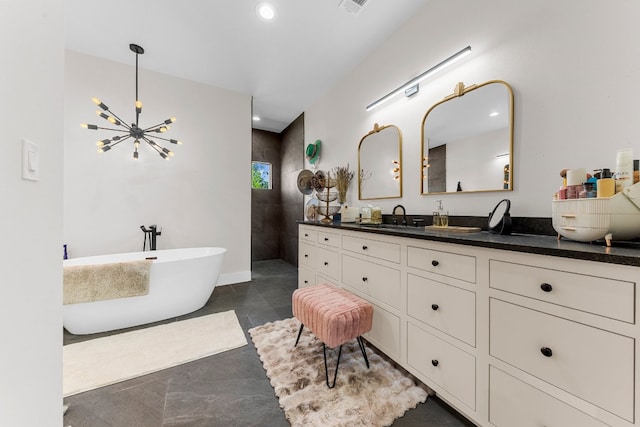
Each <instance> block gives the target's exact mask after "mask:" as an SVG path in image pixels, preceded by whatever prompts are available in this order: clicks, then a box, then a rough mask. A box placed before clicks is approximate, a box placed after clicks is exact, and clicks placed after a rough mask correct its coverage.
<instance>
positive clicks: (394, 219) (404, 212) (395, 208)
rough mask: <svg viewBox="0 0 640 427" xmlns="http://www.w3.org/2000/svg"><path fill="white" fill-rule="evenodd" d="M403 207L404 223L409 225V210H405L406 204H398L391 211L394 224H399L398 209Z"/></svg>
mask: <svg viewBox="0 0 640 427" xmlns="http://www.w3.org/2000/svg"><path fill="white" fill-rule="evenodd" d="M399 208H402V225H404V226H405V227H406V225H407V211H406V210H405V208H404V206H402V205H396V206H395V207H394V208H393V211H392V212H391V214H392V215H393V225H398V219H397V218H396V210H397V209H399Z"/></svg>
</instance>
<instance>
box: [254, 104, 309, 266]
mask: <svg viewBox="0 0 640 427" xmlns="http://www.w3.org/2000/svg"><path fill="white" fill-rule="evenodd" d="M251 138H252V143H251V160H252V161H254V162H264V163H269V164H271V167H272V169H271V178H272V183H271V188H270V189H255V188H253V189H252V190H251V261H252V262H254V261H264V260H270V259H282V260H284V261H285V262H287V263H289V264H292V265H294V266H296V267H297V265H298V224H297V223H296V221H301V220H302V219H303V210H304V196H303V195H302V194H301V193H300V191H298V188H297V186H296V177H297V175H298V173H299V172H300V170H301V169H303V168H304V113H303V114H301V115H300V116H299V117H298V118H297V119H295V120H294V121H293V122H291V124H289V126H287V128H285V129H284V130H283V131H282V132H281V133H275V132H268V131H264V130H259V129H253V130H252V137H251Z"/></svg>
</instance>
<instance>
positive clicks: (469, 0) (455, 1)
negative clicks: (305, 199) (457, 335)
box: [305, 0, 640, 217]
mask: <svg viewBox="0 0 640 427" xmlns="http://www.w3.org/2000/svg"><path fill="white" fill-rule="evenodd" d="M638 22H640V2H638V1H635V0H617V1H615V2H611V1H606V0H588V1H584V0H564V1H556V0H543V1H532V0H529V1H512V0H485V1H482V2H479V1H475V0H432V1H430V2H429V3H428V4H427V6H426V7H425V8H424V9H423V10H421V11H420V12H419V13H418V14H417V15H416V16H415V17H414V18H413V19H412V20H411V21H410V22H409V23H408V24H407V25H405V26H404V27H403V28H402V29H401V30H400V31H398V32H397V33H396V34H395V35H394V36H392V37H391V38H390V39H388V41H387V42H386V43H385V44H384V45H382V46H381V47H380V48H379V49H377V50H376V51H375V52H374V53H373V54H372V55H371V56H370V57H369V58H368V59H367V60H365V61H364V62H363V63H362V64H360V65H359V66H358V67H356V68H355V69H354V70H353V71H352V72H351V73H350V74H349V75H348V76H347V77H345V78H344V79H343V80H341V81H340V82H339V83H338V84H336V85H335V86H334V87H333V88H332V90H331V91H330V92H328V93H327V94H326V95H325V96H324V97H322V98H321V99H320V100H319V101H317V102H316V103H315V104H314V105H313V106H312V107H311V108H309V109H307V111H306V112H305V127H306V129H305V138H306V141H305V144H308V143H311V142H313V141H315V140H316V139H321V140H322V149H323V153H322V160H321V163H320V165H319V167H320V168H321V169H325V170H326V169H330V168H332V167H334V166H337V165H346V164H347V163H349V164H350V165H352V167H353V165H357V146H358V142H359V141H360V139H361V138H362V136H363V135H365V134H366V133H367V132H368V131H369V130H371V129H372V128H373V124H374V123H376V122H378V123H379V124H380V125H386V124H395V125H398V126H399V127H400V128H401V130H402V135H403V166H404V168H403V169H404V174H403V198H402V199H389V200H386V201H379V205H380V206H381V207H382V208H383V212H384V213H390V211H391V209H392V208H393V206H394V205H395V204H397V203H402V204H403V205H405V207H406V208H407V212H408V213H412V214H428V213H430V212H431V211H432V210H433V208H434V207H435V203H434V200H435V199H443V203H444V207H445V208H446V209H448V210H449V213H450V214H451V215H480V216H485V215H487V214H488V212H490V210H491V209H492V208H493V207H494V205H495V204H496V203H497V202H498V201H499V200H501V199H502V198H504V197H507V198H510V199H511V201H512V214H513V215H515V216H542V217H550V216H551V197H552V195H553V193H554V191H556V190H557V188H558V187H559V186H560V184H561V181H560V177H559V172H560V170H561V169H564V168H572V167H586V168H587V169H594V168H601V167H610V168H615V161H616V153H615V151H616V149H617V148H623V147H632V148H633V149H634V152H635V153H636V154H635V157H636V158H640V126H638V118H639V117H640V110H639V109H638V102H637V99H638V93H640V78H638V76H640V56H638V55H637V54H636V53H637V34H638V33H637V25H638ZM467 45H471V47H472V49H473V51H472V53H471V55H470V56H468V57H466V58H465V59H463V61H461V62H460V63H458V64H456V65H454V66H453V67H452V68H450V69H448V70H446V71H444V72H442V73H441V74H439V75H437V76H435V77H432V78H430V79H429V80H427V81H425V82H424V83H422V84H421V88H420V93H419V94H417V95H415V96H413V97H412V98H409V99H407V98H399V99H397V100H396V101H392V102H390V103H388V104H385V105H384V106H382V107H379V108H378V109H375V110H373V111H372V112H366V111H365V106H366V105H368V104H369V103H371V102H373V101H374V100H376V99H377V98H379V97H380V96H382V95H384V94H385V93H387V92H389V91H390V90H391V89H394V88H396V87H397V86H399V85H401V84H402V83H404V82H405V81H407V80H409V79H410V78H412V77H414V76H416V75H418V74H420V73H421V72H423V71H425V70H426V69H428V68H430V67H431V66H433V65H435V64H436V63H438V62H439V61H441V60H442V59H444V58H446V57H448V56H449V55H451V54H453V53H455V52H457V51H458V50H460V49H462V48H463V47H465V46H467ZM492 79H501V80H505V81H506V82H508V83H509V84H510V85H511V86H512V88H513V90H514V96H515V135H514V146H515V153H514V154H515V157H514V168H513V169H514V170H513V172H514V186H515V191H513V192H496V193H477V194H451V195H446V196H442V195H437V196H436V195H434V196H421V195H420V194H419V193H420V161H419V160H420V138H421V136H420V125H421V121H422V118H423V116H424V114H425V113H426V112H427V110H428V109H429V108H430V107H431V106H432V105H433V104H435V103H436V102H438V101H439V100H441V99H442V98H443V97H445V96H446V95H449V94H451V93H452V92H453V89H454V86H455V84H456V83H457V82H459V81H462V82H464V83H465V84H467V85H470V84H473V83H482V82H485V81H487V80H492ZM307 166H309V165H308V164H307ZM348 198H349V200H351V201H353V202H354V203H352V204H358V203H359V202H358V201H357V183H355V182H354V183H352V186H351V189H350V192H349V196H348ZM360 204H361V203H360Z"/></svg>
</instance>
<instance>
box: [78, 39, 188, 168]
mask: <svg viewBox="0 0 640 427" xmlns="http://www.w3.org/2000/svg"><path fill="white" fill-rule="evenodd" d="M129 49H131V51H133V52H134V53H135V54H136V104H135V107H136V122H135V123H131V125H128V124H126V123H125V122H124V120H122V119H121V118H120V117H118V116H117V115H116V114H115V113H114V112H113V111H111V110H109V107H107V106H106V105H105V104H104V103H103V102H102V101H100V100H99V99H98V98H91V100H92V101H93V102H94V103H95V104H96V105H97V106H98V107H100V110H97V111H96V114H97V115H99V116H100V117H102V118H103V119H105V120H106V121H108V122H109V123H111V124H112V125H114V126H119V127H120V128H111V127H101V126H98V125H92V124H88V123H83V124H81V125H80V126H82V127H83V128H85V129H90V130H98V129H100V130H110V131H114V132H121V133H122V134H120V135H115V136H113V137H111V138H107V139H103V140H100V141H98V142H97V143H96V145H97V146H98V153H104V152H105V151H109V150H111V148H113V147H115V146H116V145H118V144H120V143H121V142H123V141H126V140H132V141H133V158H134V159H138V147H140V143H141V142H146V143H147V144H149V146H150V147H151V148H153V149H154V150H156V152H157V153H158V154H160V156H161V157H162V158H163V159H166V160H169V159H170V158H171V157H173V151H171V150H169V149H167V148H164V147H162V146H161V145H160V144H158V143H157V142H156V140H162V141H167V142H170V143H171V144H182V142H181V141H178V140H177V139H169V138H164V137H161V136H158V135H156V134H162V133H165V132H166V131H168V130H169V125H170V124H171V123H173V122H175V121H176V118H175V117H171V118H170V119H167V120H165V121H164V122H162V123H158V124H156V125H153V126H150V127H147V128H141V127H140V126H139V119H140V113H142V102H141V101H140V99H139V98H138V55H142V54H143V53H144V49H143V48H142V47H140V46H138V45H137V44H133V43H131V44H130V45H129Z"/></svg>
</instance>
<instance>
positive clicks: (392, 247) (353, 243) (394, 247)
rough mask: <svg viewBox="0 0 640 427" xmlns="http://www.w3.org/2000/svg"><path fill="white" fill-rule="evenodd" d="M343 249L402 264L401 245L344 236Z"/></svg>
mask: <svg viewBox="0 0 640 427" xmlns="http://www.w3.org/2000/svg"><path fill="white" fill-rule="evenodd" d="M342 248H343V249H344V250H347V251H350V252H355V253H357V254H361V255H366V256H370V257H374V258H379V259H382V260H385V261H389V262H394V263H396V264H398V263H399V262H400V245H399V244H398V243H390V242H382V241H380V240H372V239H364V238H362V237H353V236H344V237H343V238H342Z"/></svg>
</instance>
